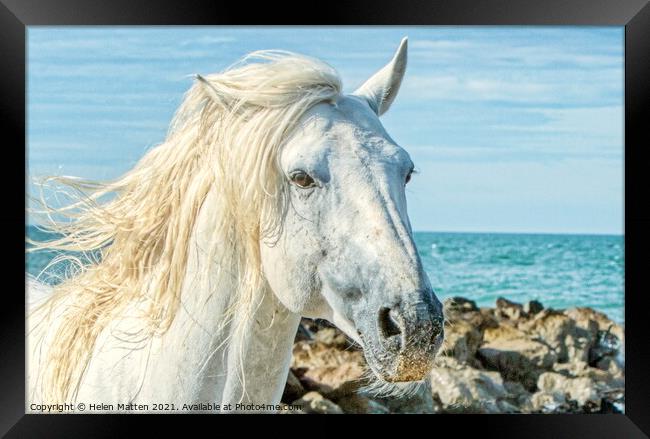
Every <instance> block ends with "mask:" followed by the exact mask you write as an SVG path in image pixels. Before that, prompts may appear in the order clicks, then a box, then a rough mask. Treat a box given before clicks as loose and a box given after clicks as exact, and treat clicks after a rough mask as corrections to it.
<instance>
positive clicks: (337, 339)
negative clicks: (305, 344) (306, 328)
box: [314, 328, 350, 349]
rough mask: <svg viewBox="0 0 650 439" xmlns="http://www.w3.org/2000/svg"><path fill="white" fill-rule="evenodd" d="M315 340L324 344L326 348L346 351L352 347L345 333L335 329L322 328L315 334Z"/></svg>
mask: <svg viewBox="0 0 650 439" xmlns="http://www.w3.org/2000/svg"><path fill="white" fill-rule="evenodd" d="M314 340H316V341H318V342H321V343H323V344H324V345H325V346H330V347H335V348H338V349H346V348H348V347H349V346H350V343H349V342H348V339H347V337H346V336H345V334H343V332H341V331H339V330H337V329H335V328H322V329H320V330H319V331H318V332H317V333H315V334H314Z"/></svg>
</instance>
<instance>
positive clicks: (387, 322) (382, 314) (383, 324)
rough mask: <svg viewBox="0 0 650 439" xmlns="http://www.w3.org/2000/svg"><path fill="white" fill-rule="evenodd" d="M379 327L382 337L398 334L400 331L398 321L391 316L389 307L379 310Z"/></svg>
mask: <svg viewBox="0 0 650 439" xmlns="http://www.w3.org/2000/svg"><path fill="white" fill-rule="evenodd" d="M379 329H380V331H381V335H383V336H384V338H389V337H392V336H395V335H400V334H401V333H402V330H401V329H400V327H399V323H398V322H397V321H395V319H393V317H391V315H390V309H389V308H382V309H380V310H379Z"/></svg>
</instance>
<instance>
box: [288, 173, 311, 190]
mask: <svg viewBox="0 0 650 439" xmlns="http://www.w3.org/2000/svg"><path fill="white" fill-rule="evenodd" d="M291 181H292V182H294V183H295V184H297V185H298V186H300V187H302V188H308V187H311V186H313V185H314V179H313V178H311V177H310V176H309V175H308V174H307V173H305V172H296V173H295V174H292V175H291Z"/></svg>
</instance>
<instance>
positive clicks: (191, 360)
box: [151, 190, 300, 409]
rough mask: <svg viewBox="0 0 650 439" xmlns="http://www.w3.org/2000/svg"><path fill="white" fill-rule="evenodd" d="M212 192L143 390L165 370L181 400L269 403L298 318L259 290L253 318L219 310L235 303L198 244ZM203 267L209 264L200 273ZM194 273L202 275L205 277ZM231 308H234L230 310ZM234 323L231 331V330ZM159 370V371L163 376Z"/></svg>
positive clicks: (226, 280)
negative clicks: (171, 318)
mask: <svg viewBox="0 0 650 439" xmlns="http://www.w3.org/2000/svg"><path fill="white" fill-rule="evenodd" d="M217 196H218V194H217V193H216V191H214V190H213V191H211V192H210V193H209V194H208V196H207V198H206V200H205V202H204V203H203V207H202V208H201V210H200V213H199V217H198V218H197V223H196V226H195V230H194V233H193V235H192V239H191V243H190V247H189V257H188V268H187V272H186V281H185V282H184V286H183V291H182V293H181V306H180V307H179V308H178V314H177V315H176V317H175V319H174V322H173V323H172V325H171V327H170V328H169V330H168V331H167V332H166V333H165V335H164V336H163V337H162V339H161V342H160V356H159V358H158V359H157V360H158V361H157V362H156V364H157V365H156V366H155V367H154V369H155V371H154V372H152V375H151V377H152V382H151V387H152V388H155V386H156V385H158V386H160V382H164V381H161V380H164V378H163V377H162V375H169V378H170V379H172V380H173V382H176V383H177V386H173V387H175V390H174V392H175V393H176V395H184V396H183V397H184V398H185V400H186V401H202V402H217V403H218V402H221V403H222V404H228V403H230V404H233V406H232V409H235V408H236V407H235V406H234V404H236V403H238V402H252V403H259V404H276V403H278V402H279V400H280V398H281V396H282V391H283V389H284V383H285V381H286V377H287V373H288V369H289V363H290V360H291V347H292V345H293V339H294V336H295V333H296V329H297V326H298V322H299V320H300V316H298V315H296V314H293V313H291V312H289V311H288V310H287V309H286V307H284V306H283V305H282V304H281V303H280V302H279V301H278V300H277V298H276V296H275V294H273V292H272V291H271V290H270V289H267V290H266V291H259V292H258V294H257V298H256V300H257V303H256V306H254V307H253V308H254V310H255V311H254V313H253V315H237V314H235V315H232V316H230V318H229V319H228V320H227V321H228V323H227V324H223V322H224V320H225V319H226V316H225V314H226V312H227V310H228V309H229V307H230V306H231V305H232V303H233V301H234V300H236V298H235V297H232V291H235V285H234V284H233V282H234V279H233V277H232V276H230V275H224V274H223V272H221V270H219V267H218V264H217V263H215V262H213V261H218V260H219V259H220V256H221V255H218V254H217V255H216V256H215V258H213V259H212V261H208V258H207V255H206V253H205V249H204V245H202V244H204V243H205V242H208V240H207V239H208V236H209V235H208V234H209V233H210V232H211V224H212V223H211V221H210V219H211V218H215V215H217V214H218V212H214V206H216V205H217V203H216V202H214V199H215V197H217ZM203 264H210V266H209V267H208V269H207V270H201V268H202V266H203ZM197 273H207V276H208V281H207V282H201V281H194V279H199V278H200V276H196V274H197ZM235 309H236V308H235ZM235 328H239V331H237V332H235ZM160 368H162V369H164V370H165V372H166V373H161V372H163V371H162V370H161V369H160Z"/></svg>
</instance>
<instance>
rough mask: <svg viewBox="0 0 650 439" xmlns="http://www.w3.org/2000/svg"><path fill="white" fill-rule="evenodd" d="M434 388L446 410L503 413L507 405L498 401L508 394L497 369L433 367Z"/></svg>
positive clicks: (432, 389) (432, 388)
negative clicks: (492, 370) (500, 404)
mask: <svg viewBox="0 0 650 439" xmlns="http://www.w3.org/2000/svg"><path fill="white" fill-rule="evenodd" d="M431 391H432V392H433V394H434V396H435V397H436V398H437V399H438V400H439V401H440V402H441V403H442V407H443V409H444V410H445V411H452V412H453V411H460V412H463V413H468V412H474V413H501V412H502V411H503V407H507V405H505V404H504V405H502V406H503V407H502V406H499V405H498V404H497V400H498V399H500V398H505V397H506V396H507V392H506V390H505V389H504V387H503V380H502V378H501V375H500V374H499V373H498V372H488V371H480V370H477V369H474V368H471V367H463V368H462V369H461V370H457V369H452V368H448V367H436V368H434V369H433V371H431Z"/></svg>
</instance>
